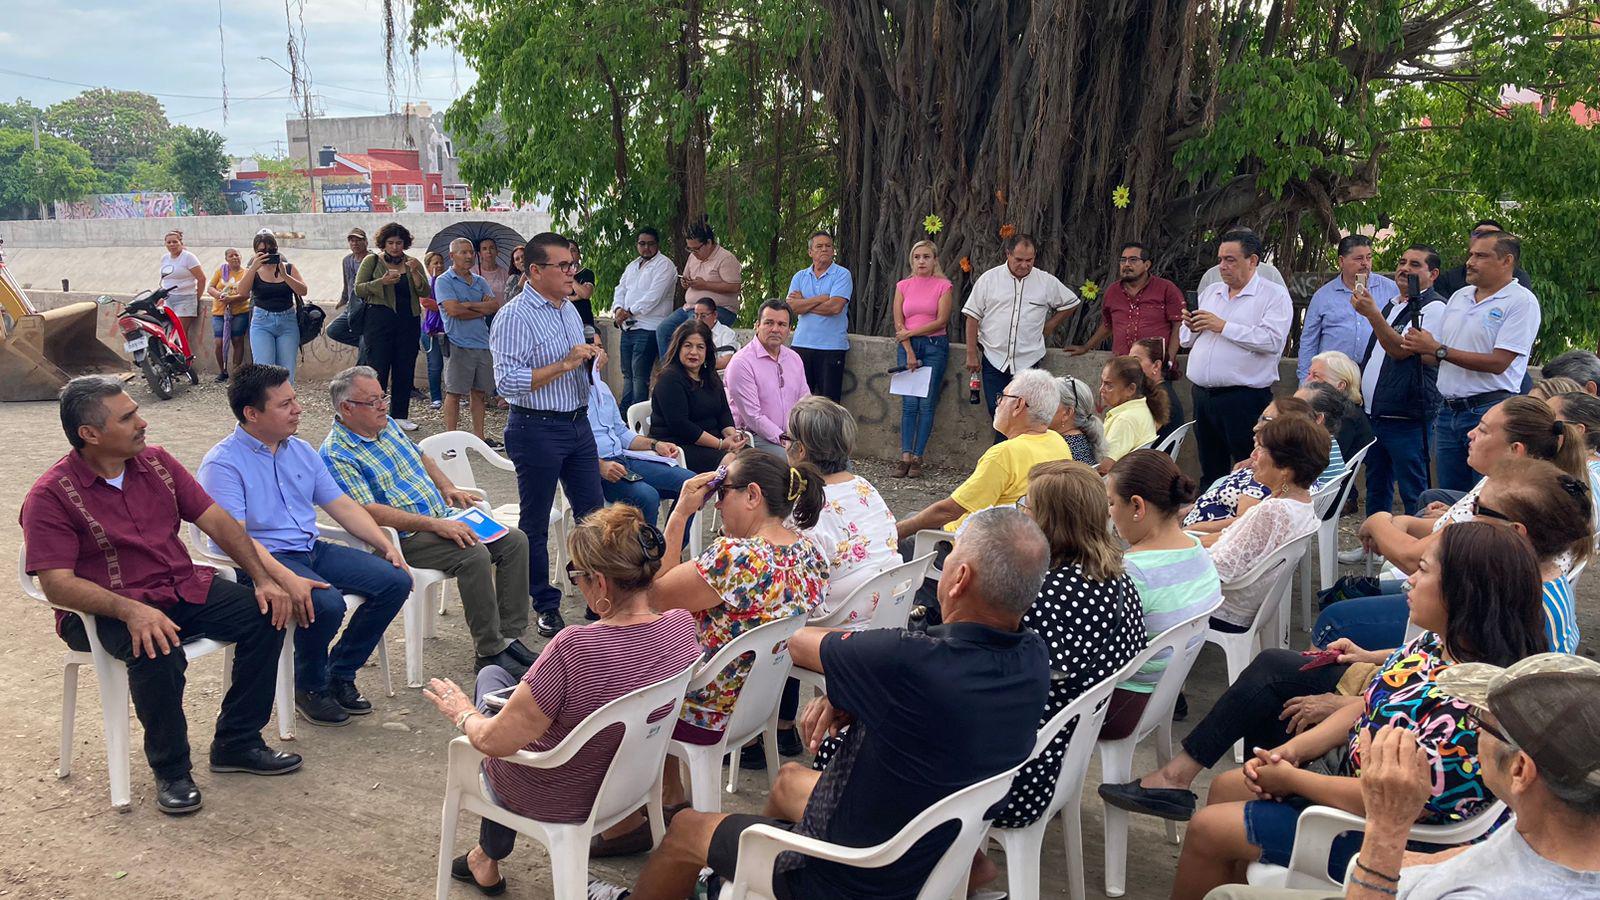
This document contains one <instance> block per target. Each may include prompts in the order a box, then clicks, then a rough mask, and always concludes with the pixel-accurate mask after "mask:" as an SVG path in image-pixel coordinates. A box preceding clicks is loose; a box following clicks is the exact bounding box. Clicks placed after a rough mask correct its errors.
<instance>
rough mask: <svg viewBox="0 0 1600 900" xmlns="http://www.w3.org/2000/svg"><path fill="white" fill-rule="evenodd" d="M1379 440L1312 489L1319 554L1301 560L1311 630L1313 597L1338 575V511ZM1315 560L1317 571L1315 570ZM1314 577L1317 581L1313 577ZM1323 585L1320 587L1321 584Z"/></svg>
mask: <svg viewBox="0 0 1600 900" xmlns="http://www.w3.org/2000/svg"><path fill="white" fill-rule="evenodd" d="M1376 443H1377V441H1375V440H1374V441H1369V442H1368V443H1367V445H1366V446H1365V447H1362V448H1361V449H1360V450H1357V451H1356V452H1355V453H1354V454H1353V455H1351V457H1350V458H1349V459H1347V460H1345V461H1344V472H1343V473H1342V474H1341V475H1340V476H1339V477H1338V478H1335V479H1334V480H1332V481H1330V482H1328V483H1327V484H1325V485H1323V486H1322V487H1321V488H1318V489H1317V490H1314V491H1312V492H1311V508H1312V509H1313V510H1314V511H1315V512H1316V514H1317V531H1316V535H1317V554H1316V556H1315V557H1313V556H1311V555H1310V554H1307V555H1306V556H1305V558H1304V559H1303V560H1301V563H1300V624H1301V626H1302V627H1304V628H1305V629H1306V630H1307V631H1310V630H1311V623H1312V622H1313V621H1314V618H1315V617H1314V616H1312V615H1311V600H1312V598H1313V597H1314V596H1315V595H1316V593H1317V591H1319V590H1324V591H1325V590H1327V589H1328V588H1330V587H1333V582H1334V579H1336V578H1337V577H1338V575H1339V514H1340V513H1341V512H1342V511H1343V510H1344V506H1345V504H1346V503H1348V502H1349V501H1350V492H1351V491H1353V490H1355V488H1356V475H1357V470H1359V469H1360V468H1361V464H1362V463H1363V462H1365V461H1366V459H1367V451H1369V450H1371V449H1372V445H1373V444H1376ZM1313 559H1315V560H1316V563H1315V565H1316V566H1317V571H1316V572H1315V573H1313V572H1312V569H1311V567H1312V565H1313V563H1312V560H1313ZM1313 578H1315V580H1313ZM1318 585H1320V587H1318ZM1285 624H1287V623H1285Z"/></svg>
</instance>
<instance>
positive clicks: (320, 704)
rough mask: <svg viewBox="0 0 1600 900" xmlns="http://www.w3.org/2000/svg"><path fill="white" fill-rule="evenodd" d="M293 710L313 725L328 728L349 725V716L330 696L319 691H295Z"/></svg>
mask: <svg viewBox="0 0 1600 900" xmlns="http://www.w3.org/2000/svg"><path fill="white" fill-rule="evenodd" d="M294 708H295V709H297V710H299V711H300V715H301V716H303V717H304V718H305V720H306V721H307V722H310V723H311V724H313V725H325V726H328V727H330V728H332V727H337V726H340V725H349V724H350V714H349V713H347V712H345V711H344V707H342V706H340V705H339V701H337V700H335V699H333V695H332V694H325V693H323V692H321V691H295V692H294Z"/></svg>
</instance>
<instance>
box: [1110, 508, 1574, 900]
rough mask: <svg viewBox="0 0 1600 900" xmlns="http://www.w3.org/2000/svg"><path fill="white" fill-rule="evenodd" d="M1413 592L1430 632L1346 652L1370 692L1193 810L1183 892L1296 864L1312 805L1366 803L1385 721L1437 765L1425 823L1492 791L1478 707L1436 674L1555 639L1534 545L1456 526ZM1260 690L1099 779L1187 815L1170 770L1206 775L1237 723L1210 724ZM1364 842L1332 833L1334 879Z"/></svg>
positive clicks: (1477, 802)
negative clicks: (1412, 738) (1367, 773)
mask: <svg viewBox="0 0 1600 900" xmlns="http://www.w3.org/2000/svg"><path fill="white" fill-rule="evenodd" d="M1410 596H1411V612H1412V620H1413V621H1414V622H1415V623H1416V624H1417V625H1418V626H1420V627H1421V628H1423V629H1425V631H1424V632H1423V634H1421V635H1419V636H1418V637H1417V638H1416V639H1415V640H1413V641H1410V642H1409V643H1407V644H1406V645H1405V646H1403V647H1401V648H1399V649H1397V650H1395V651H1393V652H1391V653H1387V654H1384V653H1381V652H1379V653H1371V654H1369V653H1367V652H1366V651H1360V652H1359V653H1354V652H1353V653H1350V654H1347V656H1349V657H1350V658H1351V659H1353V660H1357V661H1367V662H1373V663H1375V664H1377V667H1378V668H1377V671H1376V673H1375V674H1374V675H1373V677H1372V678H1371V679H1370V680H1369V681H1368V682H1367V687H1366V690H1365V691H1364V692H1363V694H1362V695H1361V696H1360V697H1352V698H1350V701H1349V703H1348V704H1346V705H1345V706H1343V707H1341V708H1340V709H1338V710H1336V711H1334V712H1333V713H1332V714H1331V715H1329V716H1328V717H1327V718H1326V719H1324V720H1323V721H1322V722H1321V724H1318V725H1316V726H1315V727H1313V728H1311V729H1309V730H1307V731H1304V732H1301V733H1300V734H1297V735H1295V736H1294V737H1292V738H1290V739H1289V740H1288V741H1287V742H1285V743H1283V744H1280V745H1278V746H1277V747H1275V748H1272V749H1270V750H1267V749H1257V750H1256V751H1255V758H1253V759H1251V760H1249V761H1247V762H1246V763H1245V766H1244V768H1243V769H1239V770H1235V771H1231V772H1227V773H1224V774H1223V775H1221V776H1219V777H1218V778H1217V779H1216V780H1214V781H1213V782H1212V783H1211V793H1210V796H1209V797H1208V798H1207V803H1206V806H1205V808H1204V809H1202V810H1200V811H1199V812H1198V813H1196V814H1194V817H1193V819H1191V820H1190V821H1189V828H1188V831H1187V833H1186V834H1185V837H1184V842H1183V851H1182V853H1181V855H1180V856H1179V859H1178V874H1177V877H1176V879H1175V881H1174V888H1173V894H1172V896H1173V897H1194V898H1200V897H1203V896H1205V894H1206V892H1207V891H1209V890H1211V889H1212V888H1213V887H1216V886H1218V885H1221V884H1226V883H1228V882H1230V881H1233V880H1235V879H1236V878H1237V876H1238V874H1239V873H1242V872H1243V871H1244V868H1245V864H1246V863H1250V862H1255V861H1256V860H1261V861H1263V862H1268V863H1272V864H1274V865H1279V866H1286V865H1288V862H1289V853H1290V851H1291V849H1292V848H1293V847H1294V835H1295V827H1296V824H1297V822H1298V820H1299V816H1300V812H1301V811H1302V810H1304V809H1305V808H1306V807H1308V806H1310V805H1312V804H1321V805H1324V806H1333V807H1336V808H1339V809H1344V810H1348V811H1350V812H1353V813H1356V814H1357V815H1361V814H1363V813H1364V811H1365V807H1364V805H1363V801H1362V797H1361V786H1360V784H1359V783H1358V782H1357V779H1358V778H1359V777H1360V775H1361V742H1360V738H1361V735H1362V733H1363V732H1367V731H1371V732H1376V731H1377V730H1378V729H1379V728H1381V727H1383V726H1384V725H1390V724H1393V725H1398V726H1401V727H1407V728H1410V729H1411V730H1413V731H1414V732H1416V735H1417V741H1418V744H1419V746H1420V747H1421V748H1422V749H1423V750H1424V751H1425V752H1426V753H1427V755H1428V759H1429V761H1430V763H1431V765H1432V769H1433V776H1432V781H1433V786H1434V787H1433V794H1432V796H1431V797H1429V799H1428V801H1427V803H1426V804H1425V805H1424V806H1423V809H1422V813H1421V815H1420V816H1419V817H1418V819H1417V821H1418V823H1419V824H1423V825H1437V824H1442V823H1447V822H1456V821H1461V820H1462V819H1466V818H1470V817H1471V816H1474V815H1477V814H1478V813H1480V812H1482V811H1483V810H1484V809H1485V808H1487V807H1488V806H1489V804H1491V803H1493V802H1494V796H1493V795H1492V794H1491V793H1490V792H1489V789H1488V788H1487V787H1486V786H1485V785H1484V783H1483V779H1482V775H1481V768H1480V767H1479V765H1478V761H1477V754H1478V731H1477V728H1478V726H1477V722H1476V720H1475V719H1474V718H1473V717H1472V715H1471V712H1472V710H1471V709H1470V707H1468V706H1467V704H1465V703H1464V702H1462V701H1460V700H1457V699H1454V698H1451V697H1448V696H1446V695H1444V694H1443V693H1441V692H1440V690H1439V687H1438V684H1437V679H1438V676H1439V673H1440V672H1442V671H1444V670H1445V669H1447V668H1449V667H1450V666H1451V665H1454V664H1455V663H1458V662H1486V663H1492V664H1494V665H1497V666H1508V665H1510V664H1512V663H1514V662H1516V661H1517V660H1519V659H1522V658H1524V657H1527V656H1531V655H1533V654H1535V653H1542V652H1544V651H1545V649H1546V647H1545V644H1546V638H1545V629H1544V621H1543V617H1542V614H1541V604H1540V584H1539V562H1538V559H1537V557H1536V555H1535V553H1534V550H1533V546H1532V545H1531V544H1529V543H1528V539H1527V538H1526V537H1524V536H1522V535H1521V534H1519V533H1518V532H1517V531H1516V530H1515V529H1513V528H1512V527H1511V526H1510V525H1507V524H1504V523H1498V522H1489V521H1474V522H1468V523H1463V524H1461V525H1457V526H1456V527H1454V528H1447V529H1445V530H1444V531H1443V532H1442V534H1441V539H1440V541H1439V542H1438V543H1436V544H1435V545H1434V546H1433V547H1431V548H1430V549H1429V550H1428V552H1427V555H1425V556H1424V557H1423V559H1422V562H1421V565H1420V566H1419V568H1418V570H1417V572H1416V573H1415V574H1413V575H1412V576H1411V595H1410ZM1228 693H1229V694H1231V693H1233V689H1230V690H1229V692H1228ZM1258 699H1259V698H1258V697H1246V698H1230V697H1229V696H1228V694H1224V696H1223V699H1221V700H1219V701H1218V703H1217V706H1216V707H1215V708H1214V709H1213V710H1212V713H1210V714H1208V715H1207V716H1206V721H1203V722H1202V723H1201V724H1200V725H1198V726H1196V728H1195V731H1194V732H1192V733H1191V734H1190V735H1189V736H1188V737H1187V738H1185V739H1184V742H1183V743H1184V753H1182V754H1180V756H1179V758H1177V759H1174V760H1173V761H1172V762H1171V763H1169V764H1168V765H1167V766H1165V767H1163V768H1162V769H1161V770H1159V771H1157V772H1154V773H1152V774H1150V775H1147V776H1145V777H1144V778H1142V779H1140V780H1139V781H1134V782H1129V783H1128V784H1124V785H1101V787H1100V795H1101V797H1103V798H1105V800H1106V802H1108V803H1112V804H1114V805H1116V806H1118V807H1121V808H1123V809H1128V810H1130V811H1133V812H1142V813H1147V814H1152V815H1160V816H1163V817H1165V818H1172V819H1187V818H1189V815H1188V813H1187V812H1185V811H1183V809H1182V807H1183V806H1185V805H1188V806H1189V808H1191V809H1192V804H1193V802H1194V795H1193V794H1189V793H1188V791H1186V790H1182V789H1181V788H1178V787H1177V786H1176V784H1177V783H1176V782H1173V781H1172V776H1173V775H1174V774H1175V773H1176V774H1178V775H1180V776H1188V780H1191V781H1192V775H1189V771H1188V770H1190V769H1192V770H1193V772H1194V773H1196V774H1197V773H1198V771H1199V769H1200V767H1201V765H1202V764H1205V763H1208V762H1209V763H1215V762H1216V761H1217V760H1218V759H1220V758H1221V756H1222V755H1223V754H1224V753H1225V752H1226V751H1227V749H1228V747H1230V746H1231V745H1232V741H1233V732H1232V731H1230V730H1229V729H1227V728H1226V727H1214V726H1220V725H1226V723H1224V722H1216V723H1213V722H1211V720H1212V719H1213V718H1214V717H1217V718H1221V719H1226V718H1229V717H1230V716H1231V715H1233V713H1229V712H1228V711H1227V710H1228V709H1230V708H1233V707H1238V706H1239V701H1244V703H1245V704H1253V703H1254V702H1255V701H1256V700H1258ZM1230 701H1231V702H1230ZM1239 712H1242V709H1241V710H1239ZM1213 732H1214V734H1213ZM1202 745H1203V746H1202ZM1191 754H1192V755H1191ZM1180 770H1181V771H1180ZM1181 780H1182V778H1180V781H1181ZM1183 795H1187V797H1184V796H1183ZM1359 845H1360V835H1359V834H1354V835H1345V836H1344V837H1341V838H1340V839H1338V840H1337V841H1335V842H1334V845H1333V852H1332V854H1331V855H1330V858H1329V860H1328V870H1329V872H1330V877H1333V878H1334V879H1335V880H1338V879H1339V878H1340V877H1342V876H1343V873H1344V871H1345V867H1346V864H1347V863H1348V862H1349V860H1350V857H1351V856H1352V855H1354V853H1355V851H1356V849H1357V848H1358V847H1359Z"/></svg>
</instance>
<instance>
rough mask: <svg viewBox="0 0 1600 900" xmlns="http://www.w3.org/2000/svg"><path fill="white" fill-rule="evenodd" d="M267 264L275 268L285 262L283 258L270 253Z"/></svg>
mask: <svg viewBox="0 0 1600 900" xmlns="http://www.w3.org/2000/svg"><path fill="white" fill-rule="evenodd" d="M266 262H267V265H269V266H275V265H277V264H279V263H281V262H283V256H282V255H280V254H277V253H268V254H267V260H266Z"/></svg>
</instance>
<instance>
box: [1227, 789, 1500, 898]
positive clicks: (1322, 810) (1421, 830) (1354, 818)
mask: <svg viewBox="0 0 1600 900" xmlns="http://www.w3.org/2000/svg"><path fill="white" fill-rule="evenodd" d="M1505 811H1506V804H1505V801H1503V800H1496V801H1494V803H1492V804H1490V805H1489V806H1488V807H1487V808H1485V809H1484V810H1483V811H1482V812H1480V813H1478V814H1477V815H1475V816H1473V817H1472V818H1470V819H1464V820H1462V821H1460V822H1452V823H1450V824H1448V825H1413V826H1411V835H1410V837H1409V838H1408V840H1412V841H1423V842H1426V843H1429V844H1439V845H1443V846H1455V845H1459V844H1467V843H1471V842H1472V841H1475V840H1477V839H1478V838H1480V837H1482V836H1484V835H1485V834H1487V833H1488V831H1489V829H1490V828H1492V827H1494V824H1495V822H1496V821H1498V820H1499V819H1500V816H1501V815H1503V814H1504V813H1505ZM1502 827H1505V828H1512V827H1514V823H1513V822H1511V821H1508V822H1506V824H1505V825H1504V826H1502ZM1366 829H1367V820H1366V819H1363V818H1362V817H1360V816H1358V815H1356V814H1355V813H1350V812H1345V811H1344V810H1342V809H1334V808H1333V807H1331V806H1311V807H1307V808H1306V810H1305V811H1304V812H1302V813H1300V821H1299V823H1298V824H1297V825H1296V826H1295V832H1294V848H1293V849H1292V850H1291V851H1290V852H1289V865H1288V867H1287V868H1285V867H1283V866H1275V865H1272V864H1270V863H1263V862H1253V863H1251V864H1250V866H1249V867H1248V868H1247V869H1246V870H1245V878H1246V879H1247V881H1248V882H1249V883H1250V884H1252V885H1257V886H1260V887H1271V888H1302V889H1308V890H1317V889H1326V888H1339V887H1342V886H1343V885H1341V884H1340V883H1339V882H1338V881H1335V880H1333V879H1332V878H1329V877H1328V859H1329V857H1330V856H1331V855H1332V852H1333V842H1334V840H1335V839H1336V838H1338V837H1339V835H1341V834H1344V833H1345V832H1349V831H1358V832H1364V831H1366Z"/></svg>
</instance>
